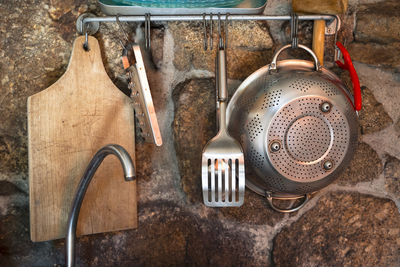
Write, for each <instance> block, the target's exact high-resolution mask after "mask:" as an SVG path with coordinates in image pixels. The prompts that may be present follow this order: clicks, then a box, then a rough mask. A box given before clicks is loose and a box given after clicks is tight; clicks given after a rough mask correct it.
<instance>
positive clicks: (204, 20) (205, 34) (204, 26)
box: [203, 13, 208, 51]
mask: <svg viewBox="0 0 400 267" xmlns="http://www.w3.org/2000/svg"><path fill="white" fill-rule="evenodd" d="M203 32H204V36H203V39H204V40H203V49H204V51H207V43H208V38H207V20H206V13H203Z"/></svg>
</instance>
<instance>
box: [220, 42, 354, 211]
mask: <svg viewBox="0 0 400 267" xmlns="http://www.w3.org/2000/svg"><path fill="white" fill-rule="evenodd" d="M287 48H290V45H287V46H285V47H283V48H281V49H280V50H279V51H278V52H277V53H276V54H275V56H274V58H273V60H272V62H271V64H270V65H269V66H265V67H263V68H261V69H259V70H258V71H256V72H255V73H253V74H252V75H250V77H248V78H247V79H246V80H245V81H244V82H243V83H242V84H241V85H240V86H239V88H238V89H237V90H236V92H235V94H234V95H233V97H232V99H231V101H230V102H229V105H228V108H227V118H228V119H227V120H228V130H229V132H230V133H231V134H232V136H233V137H234V138H236V139H237V140H240V142H241V145H242V146H243V149H244V154H245V157H246V165H247V166H250V168H251V170H252V171H253V172H254V173H255V174H256V175H253V176H249V175H248V176H247V179H246V185H247V186H248V187H249V188H250V189H251V190H253V191H255V192H256V193H258V194H260V195H263V196H264V197H266V198H267V200H268V201H269V203H270V204H271V206H272V207H273V208H274V209H275V210H279V211H282V212H290V211H294V210H296V209H297V208H294V209H289V210H282V209H279V208H277V207H275V206H274V205H273V203H272V199H274V198H280V199H294V198H302V197H304V201H307V199H308V196H307V194H309V193H312V192H315V191H317V190H320V189H321V188H323V187H325V186H327V185H328V184H330V183H331V182H332V181H333V180H334V179H335V178H337V177H338V174H339V173H340V171H341V170H343V169H344V168H345V167H346V166H347V164H348V163H349V162H350V160H351V158H352V155H353V152H354V150H355V147H356V145H357V136H358V121H357V114H356V107H358V106H361V103H359V102H360V101H361V99H360V98H357V97H356V98H355V101H354V104H353V96H352V95H351V93H350V92H349V90H348V89H347V88H346V87H345V85H344V84H343V83H342V81H341V80H340V79H339V78H338V77H337V76H336V75H335V74H334V73H332V72H331V71H329V70H327V69H325V68H323V67H321V66H320V64H319V62H318V59H317V58H316V56H315V54H314V53H313V52H312V50H311V49H309V48H307V47H305V46H303V45H299V48H302V49H304V50H306V51H307V52H309V53H310V54H311V55H312V57H313V58H314V61H315V63H314V64H313V63H312V62H310V61H305V60H295V59H291V60H283V61H279V62H277V58H278V56H279V54H280V53H281V52H282V51H283V50H285V49H287ZM355 90H356V92H355V94H356V95H357V94H359V92H358V90H359V89H355ZM303 204H304V203H303Z"/></svg>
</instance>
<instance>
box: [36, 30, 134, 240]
mask: <svg viewBox="0 0 400 267" xmlns="http://www.w3.org/2000/svg"><path fill="white" fill-rule="evenodd" d="M84 41H85V38H84V37H83V36H82V37H79V38H77V39H76V40H75V43H74V47H73V50H72V55H71V59H70V62H69V65H68V69H67V71H66V72H65V74H64V75H63V76H62V77H61V78H60V79H59V80H58V81H57V82H56V83H55V84H53V85H52V86H50V87H49V88H47V89H46V90H43V91H41V92H40V93H38V94H35V95H33V96H31V97H29V98H28V142H29V143H28V148H29V198H30V228H31V239H32V241H45V240H52V239H58V238H63V237H65V234H66V225H67V219H68V215H69V212H70V208H71V204H72V200H73V198H74V196H75V192H76V189H77V185H78V183H79V181H80V179H81V177H82V175H83V173H84V171H85V169H86V167H87V165H88V164H89V161H90V160H91V158H92V157H93V156H94V154H95V153H96V152H97V150H98V149H100V148H101V147H103V146H104V145H107V144H111V143H113V144H119V145H121V146H123V147H124V148H125V149H126V150H127V151H128V152H129V154H130V155H131V157H132V159H134V151H135V135H134V134H135V130H134V113H133V106H132V103H131V99H130V98H129V97H127V96H125V95H124V94H123V93H122V92H121V91H120V90H119V89H118V88H116V87H115V85H114V84H113V83H112V81H111V80H110V78H109V77H108V76H107V73H106V71H105V69H104V66H103V62H102V59H101V53H100V48H99V44H98V42H97V40H96V39H95V38H93V37H89V49H90V50H89V51H88V52H87V51H85V50H84V49H83V44H84ZM38 67H39V66H38ZM136 227H137V205H136V182H135V181H133V182H126V181H125V180H124V175H123V171H122V167H121V164H120V162H119V161H118V159H117V158H116V157H115V156H113V155H110V156H108V157H106V158H105V160H104V162H103V163H102V165H101V166H100V167H99V169H98V170H97V172H96V174H95V176H94V177H93V180H92V182H91V184H90V186H89V189H88V191H87V193H86V196H85V199H84V201H83V205H82V208H81V212H80V215H79V221H78V229H77V235H87V234H94V233H100V232H109V231H116V230H123V229H129V228H136Z"/></svg>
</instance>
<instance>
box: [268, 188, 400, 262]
mask: <svg viewBox="0 0 400 267" xmlns="http://www.w3.org/2000/svg"><path fill="white" fill-rule="evenodd" d="M399 221H400V214H399V212H398V210H397V207H396V205H395V204H394V203H393V202H392V201H390V200H387V199H380V198H375V197H372V196H366V195H361V194H358V193H331V194H328V195H326V196H323V197H322V198H321V199H319V200H318V203H317V205H316V206H315V207H314V208H313V209H312V210H310V211H309V212H307V213H306V214H304V215H303V216H302V217H301V218H300V219H299V220H298V221H296V222H294V223H293V224H292V225H290V226H288V227H285V228H284V229H283V230H282V231H281V232H280V233H279V234H278V235H277V236H276V238H275V240H274V249H273V256H272V260H273V264H274V265H276V266H397V265H398V263H399V262H400V249H399V248H400V237H399V236H400V235H399V234H400V228H399Z"/></svg>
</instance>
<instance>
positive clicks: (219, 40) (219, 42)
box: [218, 13, 225, 49]
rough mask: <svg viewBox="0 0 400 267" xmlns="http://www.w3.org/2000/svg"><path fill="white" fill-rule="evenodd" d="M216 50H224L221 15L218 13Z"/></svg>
mask: <svg viewBox="0 0 400 267" xmlns="http://www.w3.org/2000/svg"><path fill="white" fill-rule="evenodd" d="M218 48H219V49H224V48H225V47H224V39H223V37H222V33H221V13H218Z"/></svg>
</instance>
